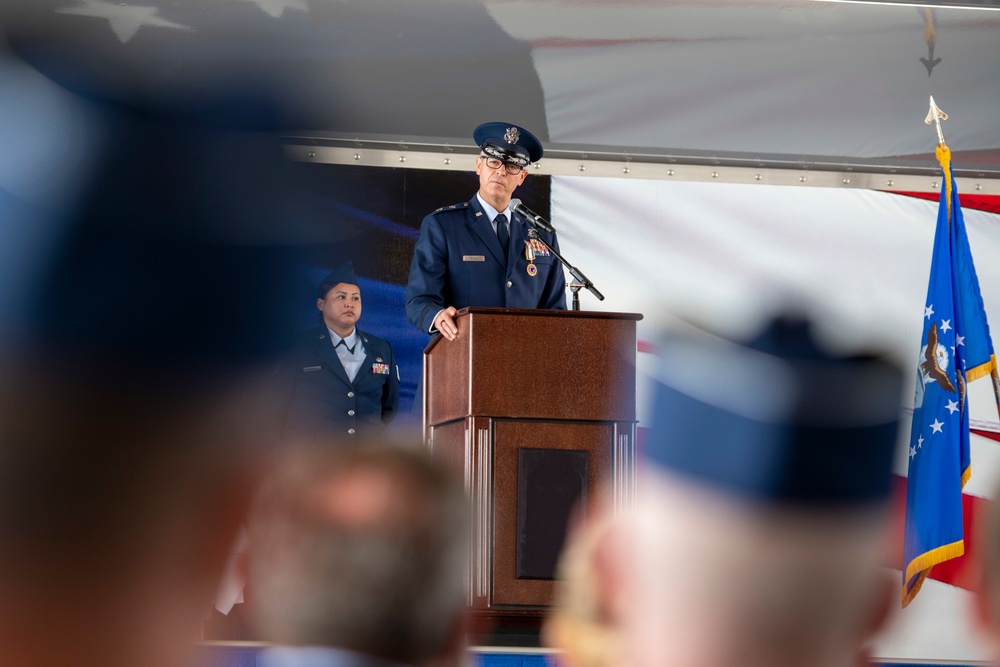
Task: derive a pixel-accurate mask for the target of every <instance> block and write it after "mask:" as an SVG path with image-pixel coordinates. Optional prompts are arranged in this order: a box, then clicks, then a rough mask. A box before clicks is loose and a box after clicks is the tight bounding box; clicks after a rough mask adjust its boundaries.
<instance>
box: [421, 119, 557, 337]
mask: <svg viewBox="0 0 1000 667" xmlns="http://www.w3.org/2000/svg"><path fill="white" fill-rule="evenodd" d="M473 139H474V140H475V141H476V144H477V145H478V146H479V147H480V155H479V156H478V157H477V158H476V173H477V174H478V175H479V192H478V193H476V196H475V197H473V198H472V199H471V200H470V201H468V202H465V203H462V204H454V205H452V206H446V207H444V208H440V209H438V210H437V211H434V212H433V213H431V214H430V215H428V216H427V217H426V218H424V221H423V223H422V224H421V226H420V238H419V239H418V240H417V245H416V248H415V249H414V252H413V263H412V264H411V265H410V280H409V284H408V285H407V287H406V316H407V318H408V319H409V320H410V322H412V323H413V324H414V325H415V326H416V327H417V328H419V329H420V330H421V331H426V332H428V333H435V332H438V333H440V334H441V335H442V336H444V337H445V338H447V339H448V340H454V339H455V336H456V335H457V334H458V328H457V327H456V325H455V320H454V318H455V315H456V314H457V312H458V309H459V308H465V307H466V306H491V307H497V308H559V309H565V308H566V280H565V277H564V275H563V269H562V265H561V264H560V263H559V260H558V259H556V257H555V256H553V255H552V253H551V252H549V250H548V248H547V247H546V246H550V247H552V248H554V249H555V250H556V251H558V250H559V245H558V243H557V242H556V239H555V236H554V235H552V234H548V233H545V232H540V233H539V234H538V235H539V237H540V238H541V241H542V242H539V241H538V240H535V239H532V238H530V237H529V234H528V230H529V225H528V223H527V221H526V220H525V219H524V218H523V217H522V216H521V215H519V214H517V213H513V212H512V211H511V210H510V201H511V196H512V195H513V193H514V190H515V189H516V188H517V187H518V186H519V185H521V183H523V182H524V179H525V178H526V177H527V175H528V172H527V168H528V166H529V165H530V164H531V163H532V162H537V161H538V160H539V159H540V158H541V157H542V145H541V143H540V142H539V141H538V139H536V138H535V137H534V135H532V134H531V133H530V132H528V131H527V130H525V129H524V128H522V127H518V126H517V125H512V124H510V123H484V124H483V125H480V126H479V127H477V128H476V130H475V132H474V133H473Z"/></svg>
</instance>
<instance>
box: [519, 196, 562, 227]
mask: <svg viewBox="0 0 1000 667" xmlns="http://www.w3.org/2000/svg"><path fill="white" fill-rule="evenodd" d="M510 210H512V211H514V212H515V213H520V214H521V215H523V216H524V217H526V218H527V219H528V222H530V223H531V224H532V225H534V226H535V227H538V228H539V229H541V230H542V231H543V232H548V233H549V234H555V233H556V228H555V227H553V226H552V223H551V222H549V221H548V220H546V219H545V218H543V217H542V216H540V215H538V214H537V213H535V212H534V211H532V210H531V209H530V208H528V207H527V206H525V205H524V204H522V203H521V200H520V199H511V200H510Z"/></svg>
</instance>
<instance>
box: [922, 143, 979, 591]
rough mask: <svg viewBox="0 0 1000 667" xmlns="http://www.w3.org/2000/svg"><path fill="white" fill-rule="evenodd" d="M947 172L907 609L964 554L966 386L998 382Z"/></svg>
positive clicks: (925, 369) (930, 299) (930, 315)
mask: <svg viewBox="0 0 1000 667" xmlns="http://www.w3.org/2000/svg"><path fill="white" fill-rule="evenodd" d="M937 155H938V160H939V161H940V162H941V166H942V167H943V168H944V175H943V178H942V186H943V187H942V188H941V204H940V207H939V209H938V220H937V231H936V233H935V235H934V254H933V256H932V258H931V276H930V284H929V285H928V288H927V302H926V303H925V305H924V319H923V337H922V339H921V343H920V355H919V360H918V363H917V385H916V386H917V389H916V396H915V399H914V405H913V424H912V427H911V432H910V444H909V475H908V479H907V489H906V532H905V538H904V545H903V565H904V568H903V606H904V607H905V606H906V605H907V604H909V603H910V601H911V600H913V598H914V597H915V596H916V594H917V593H918V592H919V591H920V586H921V585H922V584H923V582H924V579H925V578H926V577H927V575H928V573H929V572H930V570H931V568H932V567H933V566H934V565H936V564H937V563H941V562H944V561H946V560H950V559H952V558H957V557H959V556H961V555H962V554H964V553H965V542H964V535H963V531H962V487H963V486H964V485H965V482H966V481H967V480H968V479H969V475H970V473H971V471H972V469H971V466H970V460H969V413H968V409H967V405H966V400H965V399H966V391H965V388H966V382H971V381H973V380H976V379H979V378H981V377H984V376H986V375H989V374H991V373H992V374H993V375H994V377H995V376H996V367H997V364H996V356H995V355H994V354H993V344H992V342H991V341H990V331H989V325H988V324H987V322H986V312H985V310H984V309H983V300H982V297H981V296H980V292H979V279H978V278H977V277H976V269H975V266H973V263H972V253H971V250H970V248H969V239H968V238H967V237H966V235H965V223H964V221H963V219H962V209H961V208H960V206H959V202H958V194H957V193H956V192H955V179H954V177H953V176H952V174H951V168H950V166H951V154H950V151H949V149H948V147H947V146H945V145H944V144H942V145H941V146H939V147H938V150H937Z"/></svg>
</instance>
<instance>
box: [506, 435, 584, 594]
mask: <svg viewBox="0 0 1000 667" xmlns="http://www.w3.org/2000/svg"><path fill="white" fill-rule="evenodd" d="M517 459H518V460H517V578H518V579H555V575H556V564H557V562H558V560H559V554H560V552H561V551H562V546H563V542H564V541H565V539H566V526H567V524H568V523H569V516H570V513H571V512H572V511H573V509H574V508H575V507H576V504H577V502H579V501H581V500H582V501H583V502H584V503H585V502H586V495H587V468H588V463H589V460H590V455H589V453H588V452H586V451H579V450H571V449H535V448H530V447H522V448H521V449H519V450H518V452H517Z"/></svg>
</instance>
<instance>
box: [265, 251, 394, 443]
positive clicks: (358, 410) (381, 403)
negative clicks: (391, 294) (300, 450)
mask: <svg viewBox="0 0 1000 667" xmlns="http://www.w3.org/2000/svg"><path fill="white" fill-rule="evenodd" d="M316 308H317V309H318V310H319V311H320V313H321V314H322V320H323V322H322V324H321V325H320V327H318V328H317V329H314V330H312V331H310V332H309V333H308V334H306V335H304V336H303V337H302V338H301V339H300V340H299V342H298V345H297V346H296V347H295V349H294V351H293V353H292V355H291V358H290V359H289V360H288V363H287V364H286V369H287V372H288V373H290V374H291V375H292V377H291V380H292V383H293V388H292V398H291V403H290V406H289V409H288V418H287V422H286V426H285V437H284V439H285V441H286V442H290V443H291V444H296V443H307V442H312V441H317V440H335V441H341V442H354V441H355V440H357V441H359V442H360V441H366V442H371V441H378V440H380V439H381V436H382V431H383V430H384V429H385V426H386V425H387V424H388V423H389V422H390V421H392V419H393V417H395V416H396V408H397V406H398V403H399V370H398V369H397V367H396V361H395V357H394V356H393V353H392V346H390V345H389V342H388V341H386V340H384V339H382V338H379V337H378V336H373V335H372V334H370V333H366V332H363V331H360V330H358V328H357V326H356V323H357V321H358V319H359V318H360V317H361V289H360V288H359V287H358V277H357V275H356V274H355V273H354V269H353V268H352V266H351V264H350V262H348V263H347V264H344V265H343V266H341V267H339V268H337V269H336V270H334V271H333V272H331V273H330V274H329V275H328V276H327V277H326V278H324V279H323V282H321V283H320V286H319V290H318V293H317V299H316Z"/></svg>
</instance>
